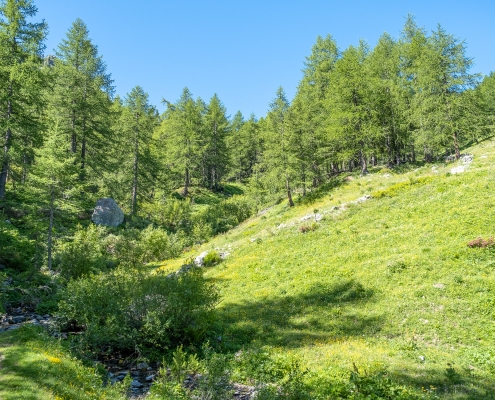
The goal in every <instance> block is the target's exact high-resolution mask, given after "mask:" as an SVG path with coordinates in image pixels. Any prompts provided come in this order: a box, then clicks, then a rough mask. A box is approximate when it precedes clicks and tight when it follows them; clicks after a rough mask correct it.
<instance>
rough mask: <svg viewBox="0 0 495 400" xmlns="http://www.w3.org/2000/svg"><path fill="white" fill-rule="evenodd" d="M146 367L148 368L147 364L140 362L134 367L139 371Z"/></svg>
mask: <svg viewBox="0 0 495 400" xmlns="http://www.w3.org/2000/svg"><path fill="white" fill-rule="evenodd" d="M148 367H149V365H148V363H145V362H141V363H139V364H138V365H136V368H137V369H141V370H144V369H147V368H148Z"/></svg>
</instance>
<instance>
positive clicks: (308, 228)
mask: <svg viewBox="0 0 495 400" xmlns="http://www.w3.org/2000/svg"><path fill="white" fill-rule="evenodd" d="M316 228H318V224H317V223H316V222H313V223H312V224H311V225H302V226H300V227H299V232H301V233H306V232H312V231H314V230H315V229H316Z"/></svg>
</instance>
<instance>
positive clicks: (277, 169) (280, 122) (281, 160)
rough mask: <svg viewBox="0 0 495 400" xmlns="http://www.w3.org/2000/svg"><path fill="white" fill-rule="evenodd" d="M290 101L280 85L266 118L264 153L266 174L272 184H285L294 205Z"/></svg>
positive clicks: (294, 159)
mask: <svg viewBox="0 0 495 400" xmlns="http://www.w3.org/2000/svg"><path fill="white" fill-rule="evenodd" d="M289 108H290V103H289V101H288V100H287V97H286V95H285V92H284V89H283V88H282V87H279V88H278V90H277V94H276V96H275V99H273V101H272V102H271V103H270V109H269V111H268V115H267V119H266V131H265V135H264V136H265V141H266V148H265V151H264V154H263V163H264V168H265V169H266V176H267V178H268V179H269V181H270V182H271V183H272V184H275V185H280V183H282V184H283V185H284V186H285V190H286V193H287V200H288V204H289V207H293V206H294V201H293V199H292V186H291V184H292V180H293V178H294V177H295V176H296V168H295V165H296V164H297V163H296V158H295V156H294V148H293V147H292V146H291V145H292V143H293V140H292V137H291V131H290V130H288V120H287V118H288V113H289Z"/></svg>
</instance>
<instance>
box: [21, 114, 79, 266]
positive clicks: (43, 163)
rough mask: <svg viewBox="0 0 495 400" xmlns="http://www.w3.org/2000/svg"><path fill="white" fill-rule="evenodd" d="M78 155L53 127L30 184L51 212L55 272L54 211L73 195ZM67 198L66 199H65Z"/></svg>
mask: <svg viewBox="0 0 495 400" xmlns="http://www.w3.org/2000/svg"><path fill="white" fill-rule="evenodd" d="M74 161H75V156H74V154H72V153H71V152H70V151H69V148H68V146H67V140H66V139H65V135H64V133H63V131H62V130H61V129H60V128H59V125H58V123H57V122H55V124H53V125H52V126H51V127H50V128H49V130H48V135H47V137H46V138H45V141H44V143H43V146H42V147H41V148H40V149H38V150H37V151H36V162H35V165H34V170H33V174H31V179H30V183H31V186H32V188H33V189H34V190H35V191H36V193H37V195H38V201H40V202H42V203H45V204H46V205H47V206H48V210H49V220H48V230H47V231H48V234H47V265H48V269H49V270H52V248H53V228H54V219H55V211H56V210H57V209H60V208H64V205H65V203H66V202H67V200H66V199H67V198H70V197H71V196H70V193H73V192H74V191H75V190H76V188H77V186H76V184H77V167H76V165H75V163H74ZM64 197H65V198H64Z"/></svg>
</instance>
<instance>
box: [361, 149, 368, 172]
mask: <svg viewBox="0 0 495 400" xmlns="http://www.w3.org/2000/svg"><path fill="white" fill-rule="evenodd" d="M367 174H369V172H368V162H367V161H366V156H365V155H364V153H363V151H362V150H361V175H367Z"/></svg>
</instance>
